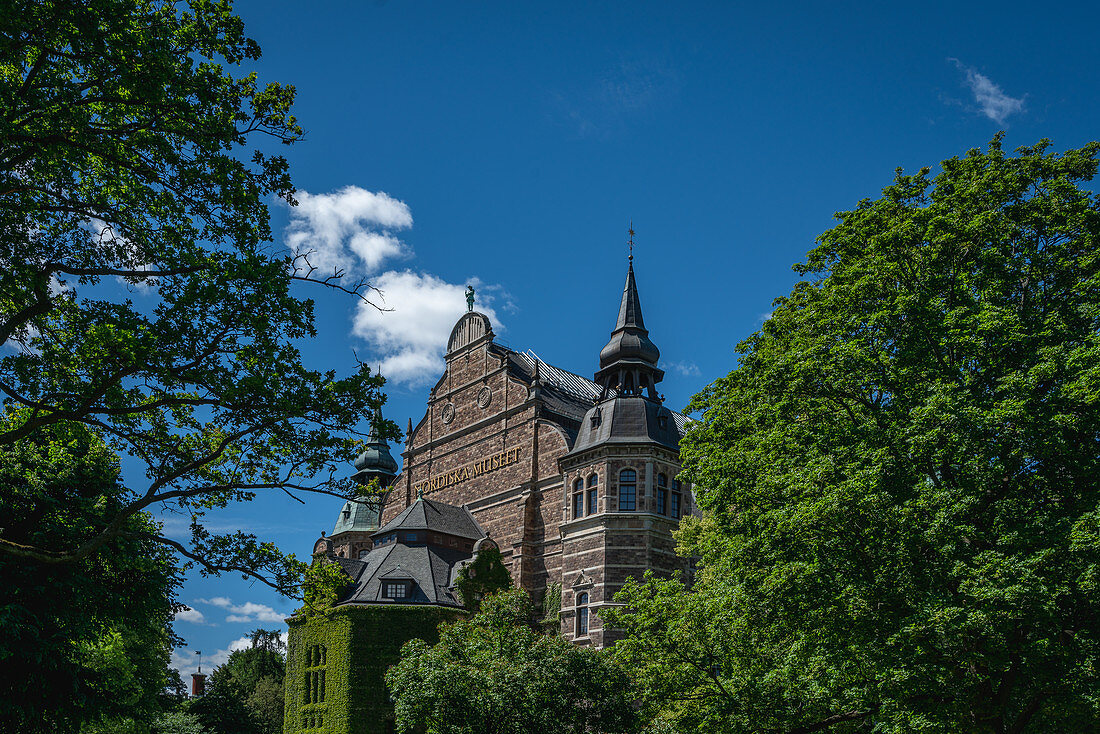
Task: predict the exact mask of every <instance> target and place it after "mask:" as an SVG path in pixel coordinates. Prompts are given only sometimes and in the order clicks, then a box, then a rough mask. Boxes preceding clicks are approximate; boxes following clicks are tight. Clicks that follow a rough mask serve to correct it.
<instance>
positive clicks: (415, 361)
mask: <svg viewBox="0 0 1100 734" xmlns="http://www.w3.org/2000/svg"><path fill="white" fill-rule="evenodd" d="M373 283H374V285H375V286H377V287H378V289H379V290H380V291H381V292H382V297H381V298H379V299H378V301H379V304H380V305H382V306H383V307H385V308H389V309H393V310H391V311H383V312H379V311H378V310H377V309H375V308H372V307H371V306H370V305H368V304H365V303H360V304H359V306H358V311H357V312H356V314H355V323H354V325H353V326H352V333H353V334H355V335H356V336H359V337H362V338H363V339H364V340H366V342H367V343H368V344H369V345H370V346H371V347H372V348H373V349H375V350H376V351H377V352H378V354H379V356H381V360H380V363H381V364H380V367H381V371H382V374H384V375H385V376H386V377H387V379H390V380H393V381H394V382H399V383H404V384H407V385H410V386H411V385H419V384H423V383H424V382H427V381H429V380H431V379H433V378H435V377H437V376H438V375H439V374H440V373H441V372H442V371H443V369H444V363H443V352H444V350H445V349H446V347H447V337H448V336H450V333H451V329H452V328H453V327H454V324H455V322H456V321H457V320H458V319H459V317H461V316H462V314H463V313H464V312H465V310H466V296H465V291H466V283H461V284H460V283H448V282H447V281H445V280H443V279H441V278H437V277H436V276H434V275H431V274H430V273H415V272H412V271H410V270H404V271H389V272H386V273H382V274H381V275H380V276H378V277H377V278H376V279H374V281H373ZM469 283H470V284H471V285H473V286H474V288H475V289H476V290H477V291H478V294H477V305H476V309H477V310H478V311H480V312H481V313H483V314H485V315H486V316H488V317H489V320H490V321H492V322H493V326H494V329H495V330H497V331H499V330H502V329H503V327H502V325H501V324H500V322H499V321H498V319H497V314H496V311H495V310H494V309H493V307H492V303H493V301H494V300H496V298H497V297H500V298H501V299H503V300H504V301H505V308H507V307H508V298H507V294H504V293H502V291H501V289H500V288H499V287H497V286H484V285H482V283H481V281H480V280H478V279H477V278H473V279H471V280H470V281H469Z"/></svg>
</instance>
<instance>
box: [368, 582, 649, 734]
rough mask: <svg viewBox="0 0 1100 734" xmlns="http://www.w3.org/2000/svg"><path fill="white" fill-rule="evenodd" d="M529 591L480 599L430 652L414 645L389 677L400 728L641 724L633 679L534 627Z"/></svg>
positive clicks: (481, 733)
mask: <svg viewBox="0 0 1100 734" xmlns="http://www.w3.org/2000/svg"><path fill="white" fill-rule="evenodd" d="M530 620H531V602H530V599H529V598H528V596H527V592H525V591H523V590H522V589H511V590H508V591H503V592H501V593H499V594H496V595H493V596H489V597H486V598H485V599H483V600H482V606H481V611H480V612H478V613H477V614H476V615H474V616H473V617H472V618H470V619H467V620H461V621H459V622H456V623H454V624H453V625H450V626H449V627H446V628H444V629H443V630H442V633H441V635H440V640H439V643H438V644H437V645H435V646H434V647H429V646H428V645H427V643H425V642H424V641H423V640H410V641H409V642H407V643H406V644H405V646H404V647H403V648H402V650H401V661H400V662H399V663H398V664H397V665H395V666H394V667H392V668H390V670H389V672H388V673H387V674H386V684H387V685H388V686H389V689H390V691H391V693H392V695H393V700H394V705H395V710H396V714H397V727H398V729H399V730H400V731H427V732H430V733H431V734H462V733H465V732H469V733H471V734H473V733H475V732H476V734H519V733H521V732H539V733H540V734H541V733H542V732H548V731H554V732H591V731H599V732H608V733H610V732H628V731H636V730H637V728H638V720H637V716H636V714H635V711H634V707H633V705H632V701H631V699H632V689H631V686H630V681H629V679H628V678H627V676H626V674H625V673H624V672H623V671H621V670H620V669H619V668H618V667H616V666H615V665H614V664H613V663H612V662H611V660H610V659H609V658H608V657H606V656H605V655H603V654H602V653H599V652H596V651H593V650H591V649H588V648H581V647H577V646H575V645H573V644H572V643H570V642H567V641H566V640H564V639H562V638H561V637H558V636H549V635H544V634H541V633H540V632H538V631H536V630H535V629H533V628H532V627H531V626H530Z"/></svg>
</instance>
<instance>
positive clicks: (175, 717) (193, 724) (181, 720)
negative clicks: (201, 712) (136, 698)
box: [153, 711, 209, 734]
mask: <svg viewBox="0 0 1100 734" xmlns="http://www.w3.org/2000/svg"><path fill="white" fill-rule="evenodd" d="M153 731H154V732H156V734H209V732H208V731H207V730H206V728H205V727H204V726H203V725H202V722H201V721H199V717H197V716H195V715H194V714H189V713H187V712H186V711H169V712H167V713H165V714H161V716H159V717H158V718H157V720H156V721H155V722H154V724H153Z"/></svg>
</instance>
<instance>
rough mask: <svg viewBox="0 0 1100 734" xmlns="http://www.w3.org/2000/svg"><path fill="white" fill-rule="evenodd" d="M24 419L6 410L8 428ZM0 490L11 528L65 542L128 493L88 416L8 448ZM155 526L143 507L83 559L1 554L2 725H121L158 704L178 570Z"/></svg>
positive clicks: (100, 521) (111, 511) (75, 540)
mask: <svg viewBox="0 0 1100 734" xmlns="http://www.w3.org/2000/svg"><path fill="white" fill-rule="evenodd" d="M24 419H25V416H22V415H19V414H18V411H17V414H15V415H9V416H3V417H0V431H3V430H8V429H10V428H11V427H12V426H13V425H18V424H19V423H21V422H22V421H23V420H24ZM0 487H3V488H4V491H2V492H0V518H3V520H2V522H3V525H4V532H5V533H10V534H12V535H16V536H19V537H24V538H26V539H27V540H28V541H29V542H31V543H35V544H43V545H54V544H56V546H57V547H58V548H61V549H63V548H68V547H73V546H76V545H79V544H80V543H81V542H82V541H83V539H85V538H87V537H89V536H92V535H95V534H96V533H98V532H100V531H101V530H102V528H103V527H104V526H105V525H107V524H108V523H110V522H112V521H113V519H114V518H115V517H116V516H117V513H118V512H119V510H120V508H121V507H122V505H123V503H124V502H125V494H126V491H125V489H124V487H123V486H122V485H121V483H120V481H119V466H118V459H117V457H116V456H115V455H114V453H113V452H112V451H111V450H110V448H109V447H108V446H107V445H106V444H105V443H104V441H103V440H102V439H101V438H100V436H99V435H98V434H97V432H96V431H94V430H92V429H90V428H89V427H87V426H85V425H83V424H80V423H56V424H53V425H51V426H49V427H47V428H45V429H43V430H42V431H39V432H36V433H34V434H32V435H31V436H28V437H26V438H24V439H22V440H20V441H18V442H16V443H13V444H8V445H0ZM158 530H159V528H158V526H157V525H156V524H155V523H154V522H153V521H152V520H151V519H150V518H149V516H148V515H146V514H145V513H136V514H131V515H129V516H127V518H126V520H125V522H124V523H122V524H121V526H120V528H119V532H118V533H116V534H115V536H114V537H112V538H111V539H110V540H109V541H108V542H105V543H104V544H103V546H102V547H101V548H100V549H99V551H98V552H97V553H96V554H94V555H91V556H87V557H84V558H81V559H79V560H74V561H70V562H68V563H65V564H60V565H58V564H43V563H39V562H37V561H35V560H33V559H25V558H17V557H13V556H10V555H6V554H0V579H2V580H3V582H2V583H0V661H2V664H0V730H3V731H19V732H26V733H27V734H33V732H39V731H41V732H51V733H54V732H67V731H77V730H80V728H81V725H82V723H87V724H89V725H90V724H95V725H97V726H99V727H100V729H101V730H106V729H104V727H114V728H115V729H117V728H118V727H119V726H122V725H123V723H125V722H132V721H136V722H138V723H139V724H143V725H144V724H148V722H149V721H150V720H151V719H152V717H153V716H154V715H155V714H157V713H158V712H159V711H160V710H161V707H162V701H161V698H162V692H163V689H164V687H165V685H166V684H167V682H168V681H167V678H166V675H165V671H166V668H167V664H168V658H169V655H170V653H171V649H172V646H173V643H174V642H175V638H174V636H173V635H172V633H171V626H170V625H171V619H172V615H173V613H174V612H175V611H176V610H177V609H178V605H176V603H175V592H176V589H177V588H178V586H179V584H180V582H181V577H180V573H179V571H178V570H177V568H176V564H175V561H174V558H173V557H172V554H171V551H170V550H169V549H167V548H165V547H164V546H162V545H160V544H157V543H155V542H153V541H152V540H150V539H149V535H150V534H153V533H156V532H158ZM127 726H129V724H127ZM138 730H140V728H139V729H138Z"/></svg>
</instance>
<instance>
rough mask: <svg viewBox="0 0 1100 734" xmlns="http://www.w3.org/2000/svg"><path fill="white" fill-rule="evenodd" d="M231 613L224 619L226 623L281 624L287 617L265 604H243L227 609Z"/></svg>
mask: <svg viewBox="0 0 1100 734" xmlns="http://www.w3.org/2000/svg"><path fill="white" fill-rule="evenodd" d="M229 611H230V612H232V614H230V615H229V616H227V617H226V618H225V621H226V622H277V623H280V624H281V623H282V621H283V620H284V619H286V617H287V615H285V614H283V613H282V612H277V611H275V610H274V609H272V608H271V607H269V606H267V605H266V604H256V603H255V602H250V601H249V602H245V603H244V604H239V605H234V606H231V607H229Z"/></svg>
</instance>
